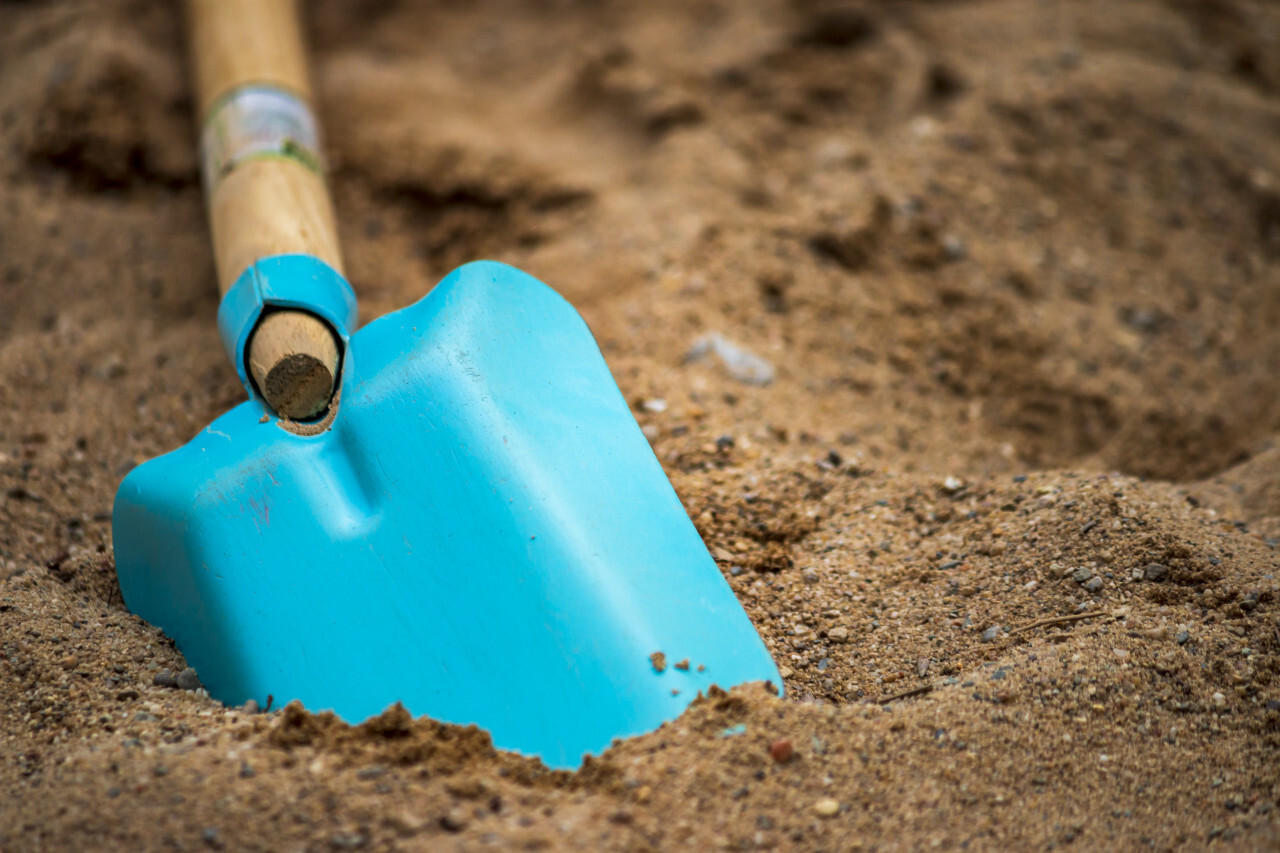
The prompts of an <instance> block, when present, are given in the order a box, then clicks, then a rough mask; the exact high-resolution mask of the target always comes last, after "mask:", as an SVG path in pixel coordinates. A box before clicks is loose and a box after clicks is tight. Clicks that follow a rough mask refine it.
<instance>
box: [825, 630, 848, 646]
mask: <svg viewBox="0 0 1280 853" xmlns="http://www.w3.org/2000/svg"><path fill="white" fill-rule="evenodd" d="M827 639H828V640H833V641H835V642H837V643H843V642H846V641H847V640H848V639H849V629H848V628H839V627H837V628H832V629H830V630H829V631H827Z"/></svg>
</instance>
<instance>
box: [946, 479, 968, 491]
mask: <svg viewBox="0 0 1280 853" xmlns="http://www.w3.org/2000/svg"><path fill="white" fill-rule="evenodd" d="M963 488H964V480H961V479H960V478H959V477H948V478H946V479H945V480H943V481H942V490H943V491H944V492H946V493H948V494H955V493H956V492H958V491H960V490H961V489H963Z"/></svg>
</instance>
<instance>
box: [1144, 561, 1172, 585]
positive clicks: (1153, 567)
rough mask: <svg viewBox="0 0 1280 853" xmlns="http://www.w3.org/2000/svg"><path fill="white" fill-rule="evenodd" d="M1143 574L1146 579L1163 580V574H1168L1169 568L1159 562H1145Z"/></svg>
mask: <svg viewBox="0 0 1280 853" xmlns="http://www.w3.org/2000/svg"><path fill="white" fill-rule="evenodd" d="M1145 574H1146V576H1147V580H1149V581H1159V580H1164V578H1165V575H1167V574H1169V570H1168V569H1167V568H1166V567H1164V566H1162V565H1160V564H1159V563H1147V568H1146V571H1145Z"/></svg>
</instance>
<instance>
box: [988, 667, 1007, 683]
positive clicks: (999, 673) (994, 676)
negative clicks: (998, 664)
mask: <svg viewBox="0 0 1280 853" xmlns="http://www.w3.org/2000/svg"><path fill="white" fill-rule="evenodd" d="M1006 675H1008V673H1006V672H1005V671H1004V670H1003V669H997V670H996V671H995V672H993V673H991V680H992V681H1004V679H1005V676H1006Z"/></svg>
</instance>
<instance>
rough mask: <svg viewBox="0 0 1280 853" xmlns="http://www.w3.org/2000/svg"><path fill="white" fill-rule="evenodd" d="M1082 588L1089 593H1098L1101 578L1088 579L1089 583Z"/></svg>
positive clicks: (1100, 586)
mask: <svg viewBox="0 0 1280 853" xmlns="http://www.w3.org/2000/svg"><path fill="white" fill-rule="evenodd" d="M1084 588H1085V589H1087V590H1089V592H1098V591H1099V590H1101V589H1102V578H1089V581H1088V583H1086V584H1085V585H1084Z"/></svg>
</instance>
